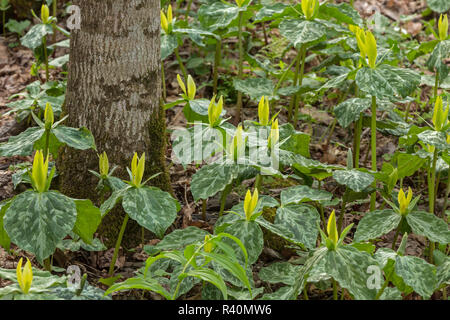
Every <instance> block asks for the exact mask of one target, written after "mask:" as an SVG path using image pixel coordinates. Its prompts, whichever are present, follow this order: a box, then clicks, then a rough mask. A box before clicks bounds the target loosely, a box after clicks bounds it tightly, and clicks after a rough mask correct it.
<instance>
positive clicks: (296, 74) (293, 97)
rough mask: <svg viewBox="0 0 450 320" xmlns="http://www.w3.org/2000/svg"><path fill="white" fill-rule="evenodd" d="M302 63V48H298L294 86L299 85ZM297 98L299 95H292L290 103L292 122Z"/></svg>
mask: <svg viewBox="0 0 450 320" xmlns="http://www.w3.org/2000/svg"><path fill="white" fill-rule="evenodd" d="M301 63H302V48H300V49H299V50H298V53H297V58H296V59H295V72H294V82H293V84H292V85H293V86H294V87H295V86H297V84H298V78H299V74H300V67H301ZM296 100H297V95H296V94H294V95H293V96H292V99H291V104H290V105H289V110H288V121H291V122H292V120H293V119H292V114H293V112H294V106H295V105H296Z"/></svg>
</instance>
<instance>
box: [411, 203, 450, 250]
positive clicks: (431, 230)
mask: <svg viewBox="0 0 450 320" xmlns="http://www.w3.org/2000/svg"><path fill="white" fill-rule="evenodd" d="M406 220H407V221H408V224H409V226H410V227H411V229H412V231H413V232H414V233H415V234H418V235H421V236H424V237H427V238H428V239H430V240H431V241H434V242H439V243H443V244H447V243H450V231H449V230H448V224H447V223H445V221H444V220H442V219H441V218H439V217H437V216H435V215H434V214H432V213H429V212H425V211H413V212H411V213H409V214H408V215H407V216H406Z"/></svg>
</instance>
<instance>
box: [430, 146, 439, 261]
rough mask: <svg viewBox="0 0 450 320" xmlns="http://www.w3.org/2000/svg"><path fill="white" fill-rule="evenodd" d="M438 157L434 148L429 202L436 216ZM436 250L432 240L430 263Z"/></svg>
mask: <svg viewBox="0 0 450 320" xmlns="http://www.w3.org/2000/svg"><path fill="white" fill-rule="evenodd" d="M437 157H438V150H437V148H436V147H435V148H434V153H433V164H432V166H431V178H430V181H429V183H428V199H429V200H428V202H429V205H430V213H431V214H434V199H435V198H434V194H435V185H436V162H437ZM434 248H435V244H434V242H433V241H431V240H430V250H429V253H430V263H431V264H432V263H433V260H434V257H433V252H434Z"/></svg>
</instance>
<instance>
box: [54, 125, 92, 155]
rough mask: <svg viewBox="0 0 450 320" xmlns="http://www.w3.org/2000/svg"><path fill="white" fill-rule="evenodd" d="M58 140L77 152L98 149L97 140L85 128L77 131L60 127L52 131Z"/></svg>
mask: <svg viewBox="0 0 450 320" xmlns="http://www.w3.org/2000/svg"><path fill="white" fill-rule="evenodd" d="M52 133H53V134H54V135H55V136H56V138H57V139H58V140H59V141H60V142H63V143H65V144H67V145H68V146H69V147H71V148H74V149H77V150H87V149H91V148H92V149H94V150H95V149H96V147H95V140H94V136H93V135H92V133H91V132H90V131H89V130H88V129H87V128H85V127H82V128H79V129H76V128H69V127H65V126H58V127H56V128H54V129H52Z"/></svg>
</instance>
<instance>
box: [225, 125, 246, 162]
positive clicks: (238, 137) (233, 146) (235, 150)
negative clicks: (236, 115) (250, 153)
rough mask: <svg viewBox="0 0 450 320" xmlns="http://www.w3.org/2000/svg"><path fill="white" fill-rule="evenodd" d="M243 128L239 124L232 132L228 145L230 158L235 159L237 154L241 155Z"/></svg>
mask: <svg viewBox="0 0 450 320" xmlns="http://www.w3.org/2000/svg"><path fill="white" fill-rule="evenodd" d="M242 136H243V130H242V126H241V125H240V126H239V127H238V128H237V129H236V132H235V134H234V137H233V140H232V141H231V143H230V145H229V146H228V153H229V155H230V156H231V159H233V160H234V161H236V160H237V159H238V156H241V155H242V154H243V153H244V149H243V148H244V147H245V146H244V141H243V138H242Z"/></svg>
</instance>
